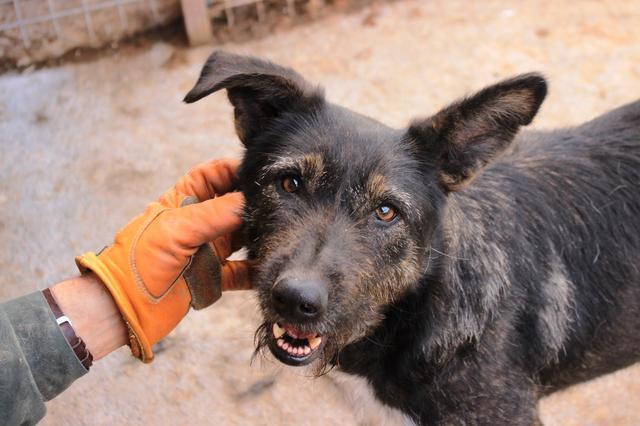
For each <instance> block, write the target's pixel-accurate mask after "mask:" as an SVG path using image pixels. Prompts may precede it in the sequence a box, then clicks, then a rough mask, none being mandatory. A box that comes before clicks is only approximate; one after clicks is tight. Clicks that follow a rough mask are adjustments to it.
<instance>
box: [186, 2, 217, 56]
mask: <svg viewBox="0 0 640 426" xmlns="http://www.w3.org/2000/svg"><path fill="white" fill-rule="evenodd" d="M180 5H181V6H182V17H183V19H184V26H185V29H186V30H187V37H188V38H189V44H190V45H192V46H197V45H199V44H206V43H209V42H211V41H212V40H213V32H212V31H211V21H210V19H209V11H208V10H207V3H206V0H180Z"/></svg>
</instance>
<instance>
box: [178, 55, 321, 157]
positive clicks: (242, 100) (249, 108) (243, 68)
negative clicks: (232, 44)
mask: <svg viewBox="0 0 640 426" xmlns="http://www.w3.org/2000/svg"><path fill="white" fill-rule="evenodd" d="M220 89H227V95H228V96H229V101H231V103H232V104H233V106H234V115H235V125H236V132H237V133H238V136H239V137H240V140H241V141H242V142H243V143H244V144H245V145H247V144H249V143H251V141H252V139H253V138H254V137H255V136H257V135H258V134H260V133H261V132H262V131H264V129H265V128H267V126H268V125H269V123H270V122H272V121H273V120H274V119H276V118H277V117H279V116H280V115H281V114H283V113H285V112H291V111H302V110H304V109H309V108H313V107H314V106H316V105H319V104H320V103H322V102H323V99H324V98H323V93H322V91H321V90H320V89H319V88H317V87H314V86H312V85H311V84H310V83H308V82H307V81H306V80H305V79H304V78H302V76H300V74H298V73H297V72H295V71H294V70H292V69H290V68H284V67H281V66H279V65H276V64H273V63H271V62H267V61H263V60H260V59H256V58H252V57H249V56H241V55H235V54H232V53H227V52H221V51H217V52H213V54H212V55H211V56H210V57H209V59H208V60H207V62H206V63H205V65H204V67H203V68H202V72H201V73H200V78H199V79H198V82H197V83H196V85H195V87H194V88H193V89H191V91H190V92H189V93H187V96H185V98H184V101H185V102H186V103H192V102H196V101H197V100H200V99H202V98H204V97H205V96H207V95H209V94H211V93H213V92H216V91H218V90H220Z"/></svg>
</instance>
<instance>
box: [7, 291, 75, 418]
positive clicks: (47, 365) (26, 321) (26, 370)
mask: <svg viewBox="0 0 640 426" xmlns="http://www.w3.org/2000/svg"><path fill="white" fill-rule="evenodd" d="M86 373H87V370H86V369H85V368H84V367H83V366H82V364H81V363H80V361H78V358H77V357H76V355H75V354H74V352H73V350H72V349H71V346H69V343H68V342H67V340H66V339H65V338H64V336H63V334H62V332H61V331H60V328H59V327H58V324H57V323H56V321H55V318H54V316H53V313H52V312H51V309H49V305H48V304H47V302H46V300H45V299H44V297H43V296H42V293H40V292H36V293H32V294H29V295H27V296H23V297H20V298H18V299H15V300H11V301H8V302H5V303H2V304H0V413H1V414H0V416H1V417H0V424H8V425H23V424H24V425H31V424H35V423H36V422H38V421H39V420H40V419H42V417H44V414H45V411H46V409H45V405H44V401H48V400H50V399H52V398H54V397H55V396H56V395H58V394H59V393H61V392H62V391H63V390H65V389H66V388H67V387H69V385H71V383H73V382H74V381H75V380H76V379H77V378H79V377H81V376H83V375H84V374H86Z"/></svg>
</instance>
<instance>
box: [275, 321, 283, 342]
mask: <svg viewBox="0 0 640 426" xmlns="http://www.w3.org/2000/svg"><path fill="white" fill-rule="evenodd" d="M284 333H285V331H284V328H282V327H280V326H279V325H278V323H275V322H274V323H273V336H274V337H275V338H276V339H279V338H281V337H282V336H284Z"/></svg>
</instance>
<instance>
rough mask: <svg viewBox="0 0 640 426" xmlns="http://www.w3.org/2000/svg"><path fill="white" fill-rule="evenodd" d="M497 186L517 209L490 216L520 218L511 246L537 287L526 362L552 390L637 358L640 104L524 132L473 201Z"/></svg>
mask: <svg viewBox="0 0 640 426" xmlns="http://www.w3.org/2000/svg"><path fill="white" fill-rule="evenodd" d="M497 187H498V188H499V189H498V190H499V191H504V192H503V194H505V195H506V196H507V197H508V198H509V199H510V200H511V201H508V202H505V204H509V205H510V207H509V208H505V209H502V210H497V213H498V214H499V215H502V216H503V217H502V218H499V217H495V216H493V217H491V218H490V219H492V220H494V221H495V220H497V221H499V223H501V224H503V223H505V222H508V221H513V224H514V226H513V228H512V230H511V231H512V232H513V233H512V234H511V235H512V237H511V238H510V239H509V240H508V241H509V242H508V243H507V244H505V245H504V248H506V249H508V248H509V247H510V248H511V252H512V253H513V254H512V256H511V257H512V258H511V261H510V264H511V265H512V268H511V269H512V274H513V276H512V279H513V280H515V282H517V283H518V285H519V286H522V287H521V288H522V289H523V291H526V292H527V293H528V294H527V295H526V297H525V300H526V303H528V304H529V306H530V308H529V309H527V310H526V312H527V314H525V315H528V316H529V318H524V319H523V327H525V328H526V327H529V328H530V329H529V330H527V329H524V330H522V334H523V336H524V338H532V339H533V341H532V343H534V344H529V345H528V347H529V353H528V354H527V358H526V362H527V363H529V365H530V366H531V368H532V371H533V372H536V371H540V380H541V382H542V384H544V385H546V386H547V388H546V389H547V391H552V390H555V389H557V388H558V387H563V386H566V385H569V384H572V383H576V382H579V381H583V380H586V379H589V378H592V377H596V376H598V375H600V374H603V373H606V372H610V371H614V370H616V369H618V368H621V367H624V366H627V365H629V364H631V363H633V362H635V361H637V360H638V359H639V358H640V332H639V331H638V330H639V329H640V234H639V233H638V230H639V229H640V101H636V102H634V103H631V104H628V105H625V106H623V107H620V108H618V109H616V110H613V111H611V112H609V113H607V114H605V115H603V116H600V117H598V118H596V119H594V120H592V121H590V122H587V123H585V124H583V125H581V126H578V127H575V128H570V129H565V130H559V131H553V132H525V133H523V134H522V136H521V137H520V138H519V140H517V142H516V147H515V149H514V151H513V152H512V153H510V154H507V155H505V156H504V157H503V158H502V159H501V160H499V161H498V162H496V163H495V164H494V165H493V166H491V167H490V168H489V169H488V170H487V171H486V173H485V174H484V175H483V176H481V177H480V178H479V179H478V181H477V182H476V184H475V186H474V187H472V188H470V191H472V195H471V197H472V198H473V197H474V195H473V193H475V195H476V197H477V198H478V199H483V200H485V201H486V197H485V195H486V192H487V191H495V190H496V188H497ZM461 196H462V197H465V194H461ZM493 197H495V195H493ZM485 216H486V215H485ZM487 219H489V218H488V217H487ZM495 223H496V222H494V227H493V230H494V231H493V232H496V233H500V234H501V235H500V236H499V235H496V236H495V237H496V238H502V239H504V235H505V231H507V230H505V228H504V226H502V225H501V226H499V227H496V226H495ZM506 233H507V234H508V231H507V232H506ZM518 258H519V259H518ZM541 276H542V277H543V279H540V278H541Z"/></svg>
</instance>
